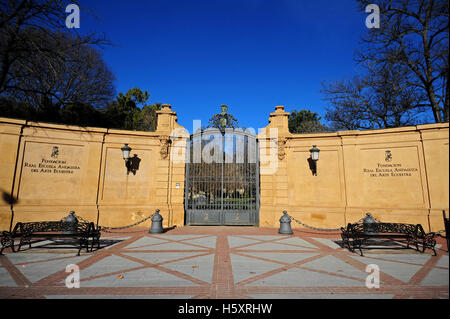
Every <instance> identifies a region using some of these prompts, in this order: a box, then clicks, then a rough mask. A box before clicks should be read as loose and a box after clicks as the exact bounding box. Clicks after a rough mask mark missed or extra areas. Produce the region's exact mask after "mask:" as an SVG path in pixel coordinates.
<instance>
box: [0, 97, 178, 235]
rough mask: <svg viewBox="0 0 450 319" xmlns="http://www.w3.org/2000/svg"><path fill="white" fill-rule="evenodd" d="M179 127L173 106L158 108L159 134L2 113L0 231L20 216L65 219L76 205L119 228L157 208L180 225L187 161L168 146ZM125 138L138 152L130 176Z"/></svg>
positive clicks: (87, 215)
mask: <svg viewBox="0 0 450 319" xmlns="http://www.w3.org/2000/svg"><path fill="white" fill-rule="evenodd" d="M179 127H180V126H179V125H178V124H177V123H176V113H175V112H173V111H172V110H171V107H170V105H164V106H163V108H162V110H161V111H158V127H157V130H156V132H136V131H124V130H112V129H102V128H92V127H86V128H82V127H74V126H66V125H54V124H46V123H33V122H27V121H19V120H12V119H6V118H0V151H1V152H3V153H4V154H5V156H2V158H1V159H0V162H1V170H0V192H1V193H2V200H0V202H1V204H0V229H9V228H10V227H11V226H14V224H15V223H16V222H18V221H22V222H26V221H43V220H60V219H61V218H63V217H65V216H67V215H68V213H69V211H71V210H74V211H75V212H76V213H77V214H78V215H80V216H82V217H84V218H86V219H88V220H90V221H95V222H97V221H98V223H99V224H100V225H103V226H112V227H118V226H125V225H130V224H133V223H135V222H137V221H139V220H141V219H143V218H144V217H147V216H149V215H150V214H152V213H153V212H154V211H155V210H156V209H157V208H159V209H160V210H161V215H162V216H163V218H164V226H166V227H167V226H173V225H182V224H183V220H184V209H183V188H184V164H177V163H173V162H172V161H170V155H171V154H170V147H167V146H170V144H167V141H168V140H169V139H170V134H171V132H172V131H173V129H175V128H179ZM182 142H183V141H182ZM125 143H127V144H129V146H130V147H131V148H132V151H131V156H134V154H136V156H137V158H138V160H137V161H136V160H134V161H135V163H136V164H137V162H138V165H136V166H135V168H137V169H136V170H135V174H133V172H130V173H129V175H127V174H126V171H127V170H126V167H125V162H124V160H123V158H122V152H121V150H120V149H121V148H122V147H123V145H124V144H125ZM178 145H180V143H178ZM150 223H151V221H150V220H148V221H146V222H145V223H143V224H141V226H146V227H149V226H150Z"/></svg>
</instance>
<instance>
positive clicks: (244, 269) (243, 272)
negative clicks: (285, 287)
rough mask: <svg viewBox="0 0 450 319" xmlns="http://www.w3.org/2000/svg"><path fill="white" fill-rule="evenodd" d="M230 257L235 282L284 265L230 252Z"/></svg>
mask: <svg viewBox="0 0 450 319" xmlns="http://www.w3.org/2000/svg"><path fill="white" fill-rule="evenodd" d="M230 258H231V265H232V270H233V278H234V282H235V283H237V282H241V281H243V280H245V279H248V278H251V277H254V276H257V275H260V274H263V273H266V272H268V271H271V270H274V269H278V268H281V267H283V265H280V264H277V263H272V262H267V261H262V260H258V259H255V258H251V257H244V256H240V255H236V254H230Z"/></svg>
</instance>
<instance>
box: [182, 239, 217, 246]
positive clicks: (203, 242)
mask: <svg viewBox="0 0 450 319" xmlns="http://www.w3.org/2000/svg"><path fill="white" fill-rule="evenodd" d="M183 243H186V244H196V245H200V246H204V247H207V248H216V237H205V238H197V239H189V240H185V241H183Z"/></svg>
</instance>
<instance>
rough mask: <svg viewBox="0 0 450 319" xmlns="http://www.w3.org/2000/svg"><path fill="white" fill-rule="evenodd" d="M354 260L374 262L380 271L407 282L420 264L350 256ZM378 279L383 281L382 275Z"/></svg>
mask: <svg viewBox="0 0 450 319" xmlns="http://www.w3.org/2000/svg"><path fill="white" fill-rule="evenodd" d="M352 258H355V259H356V260H359V261H361V262H363V263H365V264H367V265H369V264H375V265H377V266H378V267H379V268H380V271H381V272H384V273H386V274H388V275H390V276H392V277H394V278H396V279H398V280H401V281H403V282H405V283H406V282H408V281H409V280H410V279H411V278H412V276H414V275H415V274H416V273H417V272H418V271H419V270H420V268H421V267H420V266H416V265H408V264H405V263H400V262H393V261H384V260H379V259H375V258H366V257H361V256H352ZM380 280H381V281H383V278H382V275H381V276H380Z"/></svg>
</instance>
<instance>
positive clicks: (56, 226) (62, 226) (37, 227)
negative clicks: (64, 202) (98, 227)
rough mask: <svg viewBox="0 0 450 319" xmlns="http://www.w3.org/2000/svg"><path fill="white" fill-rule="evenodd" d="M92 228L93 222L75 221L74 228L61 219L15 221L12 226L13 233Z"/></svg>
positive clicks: (84, 230)
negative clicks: (28, 221) (14, 224)
mask: <svg viewBox="0 0 450 319" xmlns="http://www.w3.org/2000/svg"><path fill="white" fill-rule="evenodd" d="M93 230H94V224H93V223H77V224H76V228H75V227H74V224H73V223H67V222H63V221H50V222H30V223H17V224H16V226H15V227H14V233H22V234H23V233H49V232H64V231H76V232H77V233H86V232H90V231H93Z"/></svg>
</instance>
